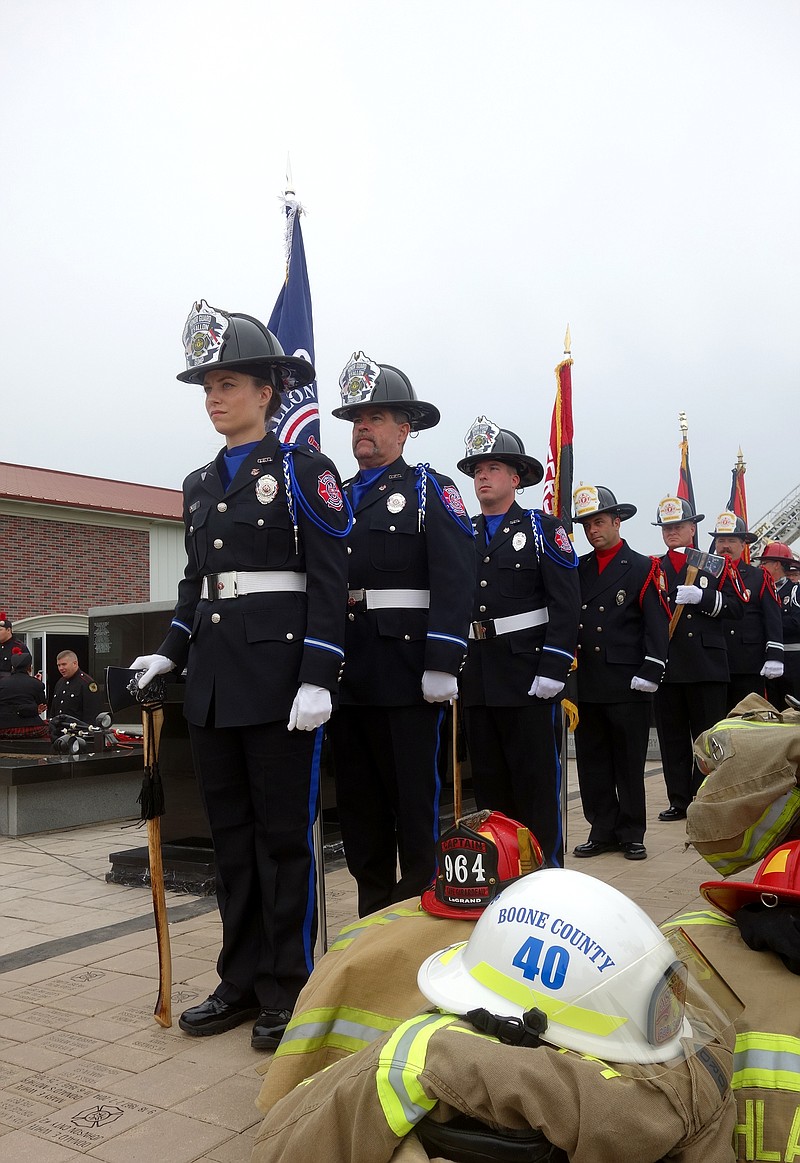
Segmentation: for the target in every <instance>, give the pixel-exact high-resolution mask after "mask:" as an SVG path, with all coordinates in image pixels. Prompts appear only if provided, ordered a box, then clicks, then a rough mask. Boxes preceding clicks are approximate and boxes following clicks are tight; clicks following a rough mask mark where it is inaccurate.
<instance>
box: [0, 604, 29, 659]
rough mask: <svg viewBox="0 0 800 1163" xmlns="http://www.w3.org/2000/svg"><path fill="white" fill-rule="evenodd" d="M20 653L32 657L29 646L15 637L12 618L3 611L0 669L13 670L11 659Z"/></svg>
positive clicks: (1, 616) (0, 624)
mask: <svg viewBox="0 0 800 1163" xmlns="http://www.w3.org/2000/svg"><path fill="white" fill-rule="evenodd" d="M20 654H27V655H28V657H29V658H30V651H29V650H28V647H27V646H26V645H25V643H24V642H22V641H21V639H19V638H15V637H14V634H13V632H12V627H11V619H10V618H9V617H8V615H7V614H6V613H5V612H3V613H2V614H0V671H2V670H8V671H10V670H12V669H13V668H12V666H11V659H12V657H13V656H15V655H20Z"/></svg>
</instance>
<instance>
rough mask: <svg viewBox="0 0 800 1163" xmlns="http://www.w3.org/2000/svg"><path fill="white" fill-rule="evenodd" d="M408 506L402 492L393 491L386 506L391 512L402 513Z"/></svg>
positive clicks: (387, 499)
mask: <svg viewBox="0 0 800 1163" xmlns="http://www.w3.org/2000/svg"><path fill="white" fill-rule="evenodd" d="M405 507H406V499H405V497H404V496H403V494H402V493H392V495H391V496H390V497H387V498H386V508H387V509H388V510H389V512H390V513H402V511H403V509H405Z"/></svg>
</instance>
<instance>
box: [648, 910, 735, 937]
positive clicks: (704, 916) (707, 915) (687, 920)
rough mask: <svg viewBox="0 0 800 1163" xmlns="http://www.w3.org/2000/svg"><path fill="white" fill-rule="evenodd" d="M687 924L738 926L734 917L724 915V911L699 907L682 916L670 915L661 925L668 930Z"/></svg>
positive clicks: (728, 927)
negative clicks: (719, 911) (718, 911)
mask: <svg viewBox="0 0 800 1163" xmlns="http://www.w3.org/2000/svg"><path fill="white" fill-rule="evenodd" d="M687 925H721V926H722V928H723V929H725V928H727V929H735V928H736V922H735V921H734V919H733V917H726V916H723V914H722V913H716V912H712V910H711V909H702V910H701V909H698V910H697V911H696V912H691V913H683V914H681V916H680V917H670V919H669V920H668V921H664V923H663V924H662V925H661V926H660V927H661V929H662V930H663V931H664V932H666V930H667V929H677V928H681V929H685V928H686V926H687Z"/></svg>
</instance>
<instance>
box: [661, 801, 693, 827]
mask: <svg viewBox="0 0 800 1163" xmlns="http://www.w3.org/2000/svg"><path fill="white" fill-rule="evenodd" d="M658 818H659V820H664V821H665V822H666V823H669V821H670V820H685V819H686V812H685V811H684V810H683V808H674V807H672V805H671V804H670V806H669V807H668V808H667V809H666V811H664V812H659V813H658Z"/></svg>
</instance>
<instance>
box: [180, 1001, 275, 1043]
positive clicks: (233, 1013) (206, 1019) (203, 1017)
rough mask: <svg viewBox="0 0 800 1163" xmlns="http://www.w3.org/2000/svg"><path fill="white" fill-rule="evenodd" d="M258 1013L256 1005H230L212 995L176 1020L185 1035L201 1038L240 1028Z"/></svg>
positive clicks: (252, 1002)
mask: <svg viewBox="0 0 800 1163" xmlns="http://www.w3.org/2000/svg"><path fill="white" fill-rule="evenodd" d="M257 1013H258V1003H257V1002H254V1001H251V1002H237V1003H236V1004H235V1005H230V1004H229V1003H228V1002H226V1001H223V1000H222V998H221V997H217V995H216V994H215V993H212V994H211V996H210V997H207V998H206V1000H205V1001H204V1002H201V1004H200V1005H199V1006H192V1008H191V1009H190V1010H184V1011H183V1013H182V1014H181V1016H180V1018H179V1019H178V1025H179V1026H180V1028H181V1029H182V1030H183V1032H184V1033H185V1034H193V1035H195V1036H196V1037H203V1036H204V1035H206V1034H224V1033H225V1031H226V1030H232V1029H233V1028H234V1026H241V1024H242V1022H247V1021H249V1020H250V1018H254V1017H255V1016H256V1014H257Z"/></svg>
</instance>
